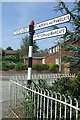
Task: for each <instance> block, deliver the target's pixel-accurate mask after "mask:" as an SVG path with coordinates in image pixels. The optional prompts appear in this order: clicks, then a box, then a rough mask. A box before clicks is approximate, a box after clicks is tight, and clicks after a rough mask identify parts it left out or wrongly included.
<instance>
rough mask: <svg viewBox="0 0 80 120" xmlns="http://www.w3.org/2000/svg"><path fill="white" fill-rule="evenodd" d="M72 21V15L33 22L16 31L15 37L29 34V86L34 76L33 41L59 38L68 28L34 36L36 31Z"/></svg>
mask: <svg viewBox="0 0 80 120" xmlns="http://www.w3.org/2000/svg"><path fill="white" fill-rule="evenodd" d="M69 20H70V14H67V15H63V16H60V17H57V18H53V19H50V20H47V21H44V22H41V23H38V24H36V25H34V21H33V20H32V21H31V22H30V25H29V27H25V28H20V29H17V30H15V31H14V35H20V34H23V33H26V32H29V34H30V36H29V42H30V44H29V55H28V59H29V60H28V78H27V80H28V84H31V76H32V52H33V51H32V50H33V40H40V39H44V38H49V37H54V36H59V35H64V34H65V33H66V31H67V29H66V27H63V28H59V29H55V30H50V31H47V32H43V33H39V34H35V35H34V31H35V30H38V29H42V28H46V27H50V26H53V25H57V24H61V23H65V22H68V21H69Z"/></svg>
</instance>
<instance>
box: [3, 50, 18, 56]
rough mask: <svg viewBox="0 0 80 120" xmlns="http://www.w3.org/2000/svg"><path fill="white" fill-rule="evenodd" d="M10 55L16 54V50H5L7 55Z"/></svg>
mask: <svg viewBox="0 0 80 120" xmlns="http://www.w3.org/2000/svg"><path fill="white" fill-rule="evenodd" d="M8 55H9V56H10V55H13V56H15V55H16V52H15V51H14V50H5V56H8Z"/></svg>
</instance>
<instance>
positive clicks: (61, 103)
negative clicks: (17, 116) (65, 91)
mask: <svg viewBox="0 0 80 120" xmlns="http://www.w3.org/2000/svg"><path fill="white" fill-rule="evenodd" d="M25 101H26V105H27V104H29V103H30V104H29V105H28V106H27V107H26V109H27V111H26V113H27V114H26V117H28V118H29V117H31V118H41V119H43V118H47V119H53V118H55V119H61V120H64V118H65V119H70V120H79V119H80V108H79V107H78V101H77V99H76V98H74V99H73V100H72V99H71V97H70V96H68V98H66V96H65V95H61V94H60V93H56V92H52V91H51V90H49V91H48V90H47V89H45V90H44V89H41V88H40V87H37V88H34V87H26V86H24V85H22V84H21V83H19V82H17V81H13V80H10V107H11V108H12V109H13V110H14V112H15V113H16V109H17V108H18V107H21V108H22V106H23V105H24V103H25ZM22 103H23V104H22ZM26 105H25V106H26Z"/></svg>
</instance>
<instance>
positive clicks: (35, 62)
mask: <svg viewBox="0 0 80 120" xmlns="http://www.w3.org/2000/svg"><path fill="white" fill-rule="evenodd" d="M25 63H26V64H28V58H26V59H25ZM32 63H33V64H42V59H34V58H33V60H32Z"/></svg>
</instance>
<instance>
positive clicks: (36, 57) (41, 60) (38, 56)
mask: <svg viewBox="0 0 80 120" xmlns="http://www.w3.org/2000/svg"><path fill="white" fill-rule="evenodd" d="M46 55H48V52H37V53H33V60H32V63H33V64H45V56H46ZM24 63H26V64H28V57H24Z"/></svg>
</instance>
